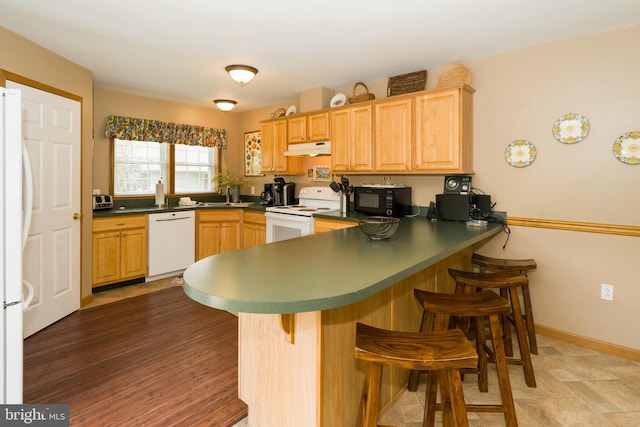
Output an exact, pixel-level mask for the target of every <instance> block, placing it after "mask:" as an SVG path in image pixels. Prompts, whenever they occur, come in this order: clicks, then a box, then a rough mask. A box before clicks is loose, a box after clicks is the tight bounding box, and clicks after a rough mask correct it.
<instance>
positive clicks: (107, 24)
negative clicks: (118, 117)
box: [0, 0, 640, 111]
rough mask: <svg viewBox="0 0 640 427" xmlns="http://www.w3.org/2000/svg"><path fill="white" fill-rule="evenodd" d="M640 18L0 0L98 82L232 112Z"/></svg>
mask: <svg viewBox="0 0 640 427" xmlns="http://www.w3.org/2000/svg"><path fill="white" fill-rule="evenodd" d="M637 23H640V1H638V0H607V1H606V2H601V1H597V0H594V1H585V0H535V1H532V0H483V1H479V0H395V1H374V0H272V1H264V0H226V1H223V0H180V1H177V0H153V1H152V0H146V1H143V0H109V1H95V0H0V25H2V26H4V27H6V28H7V29H9V30H11V31H13V32H15V33H17V34H20V35H22V36H23V37H25V38H27V39H29V40H32V41H34V42H35V43H37V44H39V45H41V46H44V47H45V48H47V49H49V50H51V51H53V52H56V53H58V54H60V55H62V56H63V57H65V58H68V59H69V60H71V61H73V62H75V63H77V64H79V65H82V66H84V67H86V68H88V69H90V70H91V71H92V72H93V73H94V79H95V85H96V86H97V87H101V88H106V89H113V90H118V91H123V92H130V93H136V94H141V95H146V96H151V97H157V98H164V99H170V100H175V101H180V102H187V103H191V104H196V105H203V106H207V107H211V108H214V107H213V105H212V102H211V100H212V99H214V98H230V99H235V100H237V101H238V105H237V107H236V110H235V111H243V110H249V109H253V108H258V107H263V106H268V105H273V104H278V103H281V102H284V101H288V100H291V99H296V98H297V97H298V94H299V93H300V92H301V91H304V90H307V89H313V88H317V87H327V88H332V89H339V88H345V87H351V86H352V85H353V84H354V83H355V82H357V81H374V80H380V79H385V78H387V77H389V76H393V75H397V74H402V73H406V72H411V71H416V70H422V69H429V68H433V67H440V66H443V65H447V64H451V63H455V62H465V61H470V60H473V59H476V58H481V57H485V56H490V55H494V54H499V53H503V52H508V51H512V50H516V49H520V48H524V47H528V46H534V45H538V44H542V43H546V42H550V41H554V40H561V39H565V38H569V37H573V36H578V35H582V34H588V33H595V32H602V31H607V30H612V29H615V28H620V27H624V26H629V25H633V24H637ZM0 54H1V53H0ZM630 54H634V55H636V54H638V52H630ZM235 63H239V64H248V65H252V66H255V67H257V68H258V69H259V70H260V71H259V73H258V75H257V77H256V79H255V80H254V81H253V82H252V83H250V84H249V85H247V86H244V87H240V86H238V85H237V84H235V83H233V82H232V81H231V80H230V79H229V77H228V76H227V75H226V73H225V71H224V67H225V66H226V65H229V64H235Z"/></svg>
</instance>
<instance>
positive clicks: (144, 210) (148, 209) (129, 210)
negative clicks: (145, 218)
mask: <svg viewBox="0 0 640 427" xmlns="http://www.w3.org/2000/svg"><path fill="white" fill-rule="evenodd" d="M166 210H167V208H164V207H163V208H159V207H155V206H154V207H143V208H117V209H113V210H112V211H111V212H112V213H136V212H141V213H152V212H156V211H157V212H164V211H166Z"/></svg>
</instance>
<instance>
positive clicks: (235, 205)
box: [196, 202, 253, 208]
mask: <svg viewBox="0 0 640 427" xmlns="http://www.w3.org/2000/svg"><path fill="white" fill-rule="evenodd" d="M251 205H253V202H235V203H233V202H204V203H198V204H197V205H196V207H199V208H225V207H227V208H247V207H249V206H251Z"/></svg>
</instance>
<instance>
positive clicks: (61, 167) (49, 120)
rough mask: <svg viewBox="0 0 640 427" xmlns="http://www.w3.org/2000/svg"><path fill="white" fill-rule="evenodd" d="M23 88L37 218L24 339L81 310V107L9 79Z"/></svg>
mask: <svg viewBox="0 0 640 427" xmlns="http://www.w3.org/2000/svg"><path fill="white" fill-rule="evenodd" d="M7 87H9V88H18V89H21V90H22V123H23V128H22V132H23V139H24V141H25V144H26V146H27V150H28V153H29V157H30V158H31V169H32V171H33V216H32V219H31V228H30V230H29V238H28V240H27V245H26V247H25V249H24V255H23V276H24V278H25V280H28V281H29V282H31V284H32V285H33V287H34V297H33V301H32V302H31V305H30V306H29V308H28V309H27V310H25V312H24V336H25V337H28V336H29V335H32V334H34V333H35V332H38V331H39V330H41V329H43V328H45V327H47V326H49V325H50V324H52V323H54V322H55V321H57V320H59V319H61V318H63V317H65V316H66V315H68V314H70V313H72V312H74V311H76V310H78V308H80V221H79V220H75V219H74V213H76V212H80V142H81V138H80V103H79V102H78V101H75V100H72V99H69V98H65V97H62V96H58V95H54V94H52V93H49V92H45V91H42V90H39V89H34V88H32V87H29V86H24V85H21V84H18V83H15V82H9V81H7Z"/></svg>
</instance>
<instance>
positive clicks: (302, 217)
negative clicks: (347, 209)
mask: <svg viewBox="0 0 640 427" xmlns="http://www.w3.org/2000/svg"><path fill="white" fill-rule="evenodd" d="M339 210H340V194H338V193H336V192H335V191H333V190H332V189H331V188H329V187H304V188H301V189H300V194H299V195H298V204H297V205H288V206H270V207H268V208H266V213H265V216H266V217H267V243H272V242H279V241H281V240H288V239H293V238H296V237H301V236H306V235H308V234H313V232H314V227H313V223H314V221H313V214H314V213H326V212H333V211H339Z"/></svg>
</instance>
